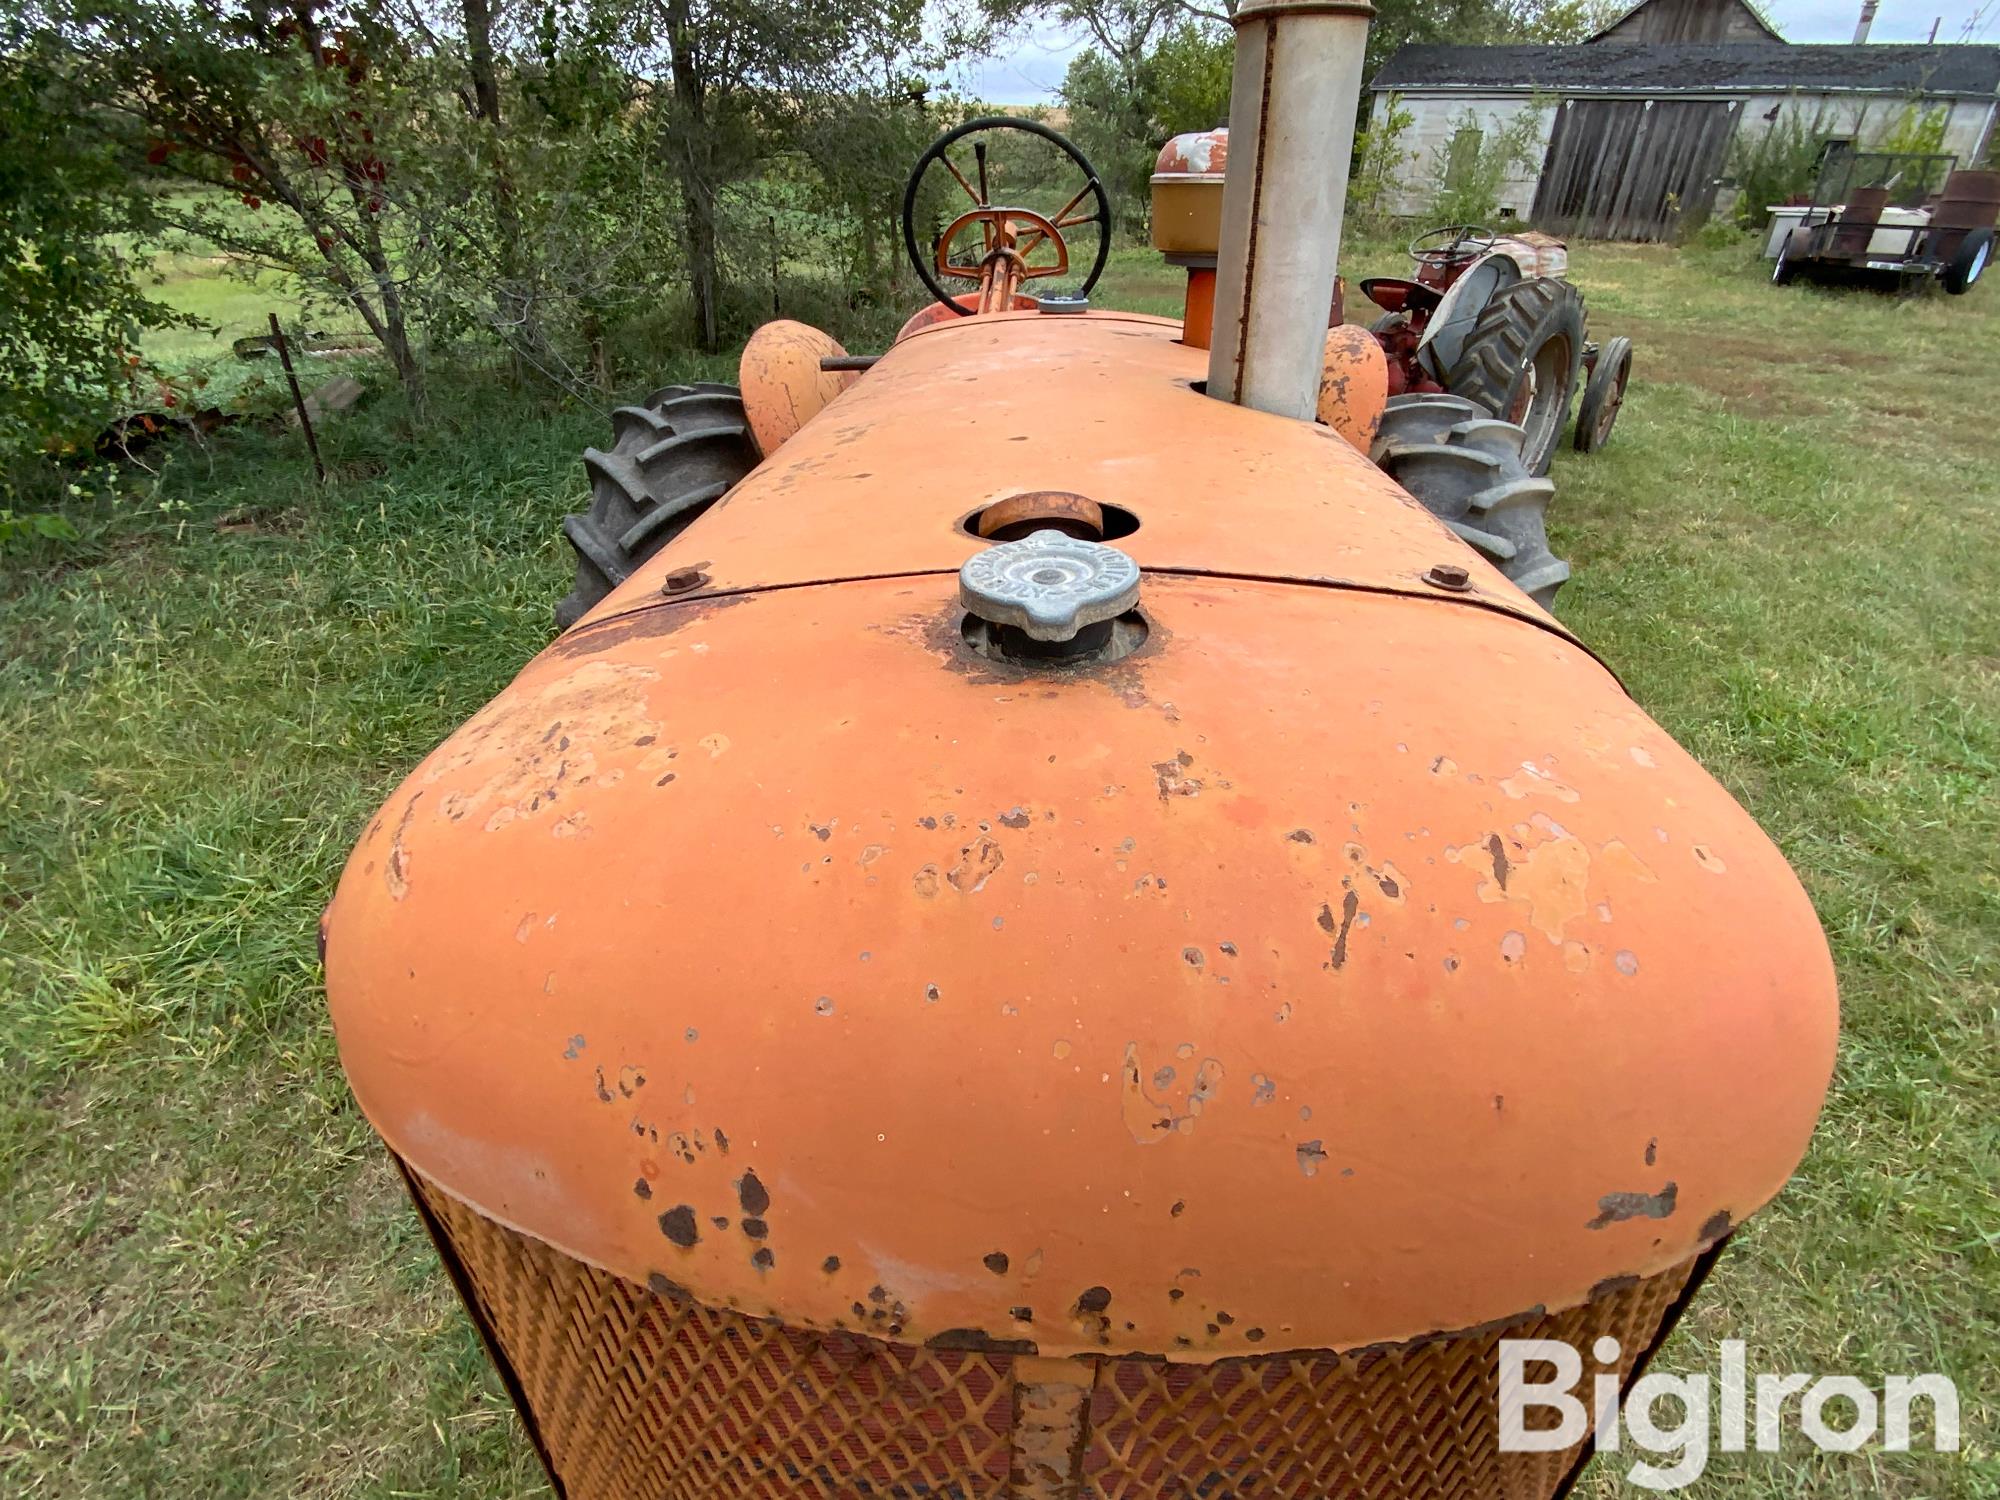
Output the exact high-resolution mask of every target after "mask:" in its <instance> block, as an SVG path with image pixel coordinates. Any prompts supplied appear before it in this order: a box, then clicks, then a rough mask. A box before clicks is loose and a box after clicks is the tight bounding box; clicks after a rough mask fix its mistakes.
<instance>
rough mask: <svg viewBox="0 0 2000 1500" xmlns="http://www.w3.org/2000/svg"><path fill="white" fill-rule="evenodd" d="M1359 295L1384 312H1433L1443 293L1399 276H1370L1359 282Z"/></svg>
mask: <svg viewBox="0 0 2000 1500" xmlns="http://www.w3.org/2000/svg"><path fill="white" fill-rule="evenodd" d="M1361 295H1362V296H1364V297H1366V298H1367V299H1368V300H1369V301H1370V302H1372V303H1374V304H1375V305H1376V306H1377V307H1379V308H1381V309H1382V310H1383V311H1384V312H1392V313H1399V312H1407V313H1416V314H1420V315H1421V314H1425V313H1433V312H1436V311H1437V305H1438V303H1439V301H1440V300H1442V296H1443V294H1442V293H1440V292H1438V291H1436V290H1435V289H1434V288H1431V287H1427V286H1424V285H1422V284H1421V283H1419V282H1415V281H1405V280H1403V279H1402V278H1401V277H1400V276H1370V277H1368V278H1367V279H1366V280H1364V281H1363V282H1362V283H1361Z"/></svg>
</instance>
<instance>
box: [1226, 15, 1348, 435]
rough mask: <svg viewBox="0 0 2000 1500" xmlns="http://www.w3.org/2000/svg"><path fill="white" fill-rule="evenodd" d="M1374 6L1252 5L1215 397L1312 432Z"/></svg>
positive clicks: (1246, 18)
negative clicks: (1291, 420) (1307, 422)
mask: <svg viewBox="0 0 2000 1500" xmlns="http://www.w3.org/2000/svg"><path fill="white" fill-rule="evenodd" d="M1374 14H1375V8H1374V7H1373V6H1372V5H1370V4H1368V3H1367V0H1243V3H1242V4H1241V5H1240V6H1238V7H1237V10H1236V14H1235V16H1234V17H1232V18H1231V24H1232V25H1233V26H1235V28H1236V70H1235V73H1234V75H1233V76H1232V78H1231V81H1230V92H1229V175H1228V178H1227V180H1226V181H1225V183H1224V185H1223V196H1222V243H1221V252H1220V263H1219V266H1218V271H1217V278H1216V287H1215V326H1214V332H1213V335H1212V337H1213V342H1212V343H1211V345H1210V347H1209V356H1208V393H1209V394H1210V395H1211V396H1216V397H1219V398H1220V399H1222V400H1224V401H1233V402H1235V403H1236V404H1237V405H1238V406H1254V407H1256V408H1257V409H1258V410H1259V411H1268V412H1275V413H1276V414H1278V415H1279V416H1283V417H1297V418H1301V419H1310V418H1311V417H1312V415H1313V410H1314V407H1315V405H1316V404H1317V402H1318V397H1319V377H1320V363H1321V358H1322V355H1323V351H1324V349H1325V344H1326V320H1327V311H1328V309H1329V308H1330V307H1331V305H1332V303H1333V278H1334V273H1335V270H1336V269H1337V267H1338V265H1339V261H1340V218H1341V211H1342V209H1343V208H1344V207H1345V205H1346V199H1347V168H1348V158H1349V156H1350V155H1351V154H1352V153H1353V150H1354V112H1355V108H1356V105H1357V103H1358V102H1359V100H1360V96H1361V55H1362V49H1363V48H1364V47H1365V46H1366V45H1367V41H1368V22H1369V18H1370V17H1372V16H1373V15H1374Z"/></svg>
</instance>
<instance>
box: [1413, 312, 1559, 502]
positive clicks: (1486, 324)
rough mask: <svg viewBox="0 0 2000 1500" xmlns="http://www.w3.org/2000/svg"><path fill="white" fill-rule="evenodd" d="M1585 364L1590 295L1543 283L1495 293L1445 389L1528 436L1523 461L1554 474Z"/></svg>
mask: <svg viewBox="0 0 2000 1500" xmlns="http://www.w3.org/2000/svg"><path fill="white" fill-rule="evenodd" d="M1582 364H1583V293H1581V292H1579V291H1578V290H1577V289H1576V288H1575V287H1574V286H1573V285H1571V284H1570V283H1569V282H1567V281H1560V280H1558V279H1557V278H1555V277H1553V276H1537V277H1534V278H1533V279H1531V280H1528V281H1517V282H1515V283H1514V284H1513V285H1512V286H1508V287H1502V288H1501V289H1500V290H1499V291H1497V292H1495V293H1494V294H1493V297H1492V300H1490V301H1489V302H1488V303H1487V304H1486V306H1485V308H1484V309H1483V310H1482V311H1481V312H1480V314H1479V317H1478V320H1477V321H1476V322H1474V323H1473V325H1472V331H1471V332H1470V333H1468V334H1467V335H1466V336H1465V343H1464V345H1463V346H1462V347H1461V348H1460V350H1459V354H1458V360H1457V362H1456V363H1455V364H1454V365H1453V366H1452V368H1451V371H1450V373H1449V374H1448V375H1447V376H1446V378H1445V382H1444V385H1445V389H1446V390H1448V391H1450V392H1451V393H1452V394H1453V395H1454V396H1464V397H1467V398H1468V399H1470V400H1473V401H1477V402H1478V403H1479V404H1480V405H1481V406H1483V407H1485V408H1486V410H1487V413H1488V415H1490V416H1495V417H1498V418H1500V419H1501V420H1502V421H1505V422H1511V423H1514V424H1516V425H1518V426H1519V427H1520V428H1521V429H1522V430H1523V431H1524V432H1525V433H1526V434H1527V440H1526V443H1525V445H1524V446H1523V448H1522V453H1521V461H1522V463H1524V464H1525V465H1526V466H1527V470H1528V472H1529V473H1530V474H1534V475H1541V474H1546V473H1548V471H1549V460H1550V459H1551V458H1553V457H1554V456H1555V449H1556V440H1557V439H1558V438H1560V437H1561V436H1562V430H1563V425H1564V424H1565V423H1566V422H1568V420H1569V407H1570V399H1571V397H1573V396H1574V395H1575V394H1576V375H1577V370H1578V369H1579V368H1580V367H1581V366H1582Z"/></svg>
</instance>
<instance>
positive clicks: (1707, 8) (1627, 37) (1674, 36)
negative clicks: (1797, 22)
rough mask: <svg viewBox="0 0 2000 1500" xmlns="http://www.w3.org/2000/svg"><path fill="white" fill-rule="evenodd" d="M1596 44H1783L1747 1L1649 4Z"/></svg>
mask: <svg viewBox="0 0 2000 1500" xmlns="http://www.w3.org/2000/svg"><path fill="white" fill-rule="evenodd" d="M1591 40H1592V41H1593V42H1779V41H1783V40H1784V38H1783V37H1781V36H1779V35H1778V34H1777V33H1776V32H1775V31H1773V30H1772V29H1771V28H1770V27H1769V26H1766V25H1765V24H1764V21H1763V18H1762V17H1761V16H1759V15H1758V14H1757V12H1755V11H1754V10H1752V9H1751V8H1750V7H1749V6H1748V5H1745V4H1744V3H1743V0H1646V3H1645V4H1643V5H1638V6H1634V7H1633V8H1632V9H1631V10H1628V11H1627V12H1625V14H1624V15H1622V16H1620V17H1619V18H1618V19H1617V20H1615V21H1613V22H1612V23H1611V24H1610V25H1609V26H1607V27H1605V28H1604V29H1603V30H1602V31H1600V32H1598V33H1597V35H1595V36H1593V37H1592V38H1591Z"/></svg>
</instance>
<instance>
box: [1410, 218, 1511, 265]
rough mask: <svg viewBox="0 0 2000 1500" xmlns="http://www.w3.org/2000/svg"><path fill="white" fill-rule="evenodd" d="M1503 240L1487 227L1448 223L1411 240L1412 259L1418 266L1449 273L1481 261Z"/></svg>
mask: <svg viewBox="0 0 2000 1500" xmlns="http://www.w3.org/2000/svg"><path fill="white" fill-rule="evenodd" d="M1499 239H1500V237H1499V236H1498V235H1496V234H1495V233H1494V232H1493V231H1492V230H1490V229H1488V228H1487V227H1486V226H1485V225H1484V224H1446V225H1445V226H1443V227H1442V228H1440V229H1427V230H1425V231H1424V232H1423V233H1422V234H1420V235H1418V236H1417V237H1416V238H1415V239H1413V240H1411V241H1410V259H1411V260H1413V261H1415V262H1416V263H1417V264H1418V265H1419V266H1436V267H1437V268H1438V269H1439V270H1441V271H1448V270H1450V269H1451V268H1452V267H1454V266H1462V265H1466V264H1468V263H1469V262H1471V261H1475V260H1477V259H1479V257H1480V256H1482V255H1484V254H1485V253H1486V252H1487V251H1488V250H1491V249H1492V248H1493V247H1494V246H1495V245H1496V244H1498V243H1499Z"/></svg>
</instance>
